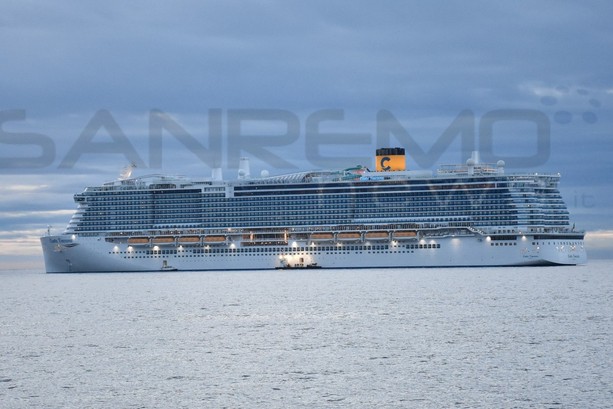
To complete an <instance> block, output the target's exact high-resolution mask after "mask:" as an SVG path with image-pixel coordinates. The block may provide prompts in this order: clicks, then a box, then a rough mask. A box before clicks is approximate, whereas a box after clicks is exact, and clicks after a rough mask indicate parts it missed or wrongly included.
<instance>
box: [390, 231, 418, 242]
mask: <svg viewBox="0 0 613 409" xmlns="http://www.w3.org/2000/svg"><path fill="white" fill-rule="evenodd" d="M416 238H417V232H415V231H413V230H398V231H395V232H394V240H410V239H416Z"/></svg>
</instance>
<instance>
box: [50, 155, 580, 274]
mask: <svg viewBox="0 0 613 409" xmlns="http://www.w3.org/2000/svg"><path fill="white" fill-rule="evenodd" d="M404 163H405V155H404V149H402V148H384V149H378V150H377V159H376V170H375V171H371V170H369V169H368V168H366V167H363V166H356V167H352V168H346V169H342V170H329V171H307V172H299V173H292V174H287V175H280V176H272V177H269V176H266V177H260V178H253V179H252V178H250V176H249V171H248V165H245V162H243V165H242V166H241V172H240V173H239V179H237V180H233V181H223V180H221V178H220V177H219V176H218V173H217V172H214V174H215V175H216V176H215V177H213V178H211V179H207V180H202V181H192V180H190V179H188V178H184V177H178V176H165V175H151V176H142V177H130V175H129V174H128V176H127V177H124V178H121V179H119V180H116V181H113V182H109V183H105V184H103V185H102V186H94V187H88V188H86V189H85V190H84V191H83V192H82V193H78V194H76V195H75V196H74V199H75V202H76V203H77V205H78V208H77V210H76V212H75V214H74V216H73V217H72V219H71V221H70V223H69V224H68V227H67V228H66V231H65V232H64V233H63V234H61V235H56V236H53V235H47V236H45V237H42V238H41V242H42V245H43V251H44V255H45V264H46V269H47V272H50V273H64V272H106V271H113V272H124V271H125V272H129V271H160V270H229V269H241V270H243V269H269V268H309V267H310V268H312V267H323V268H357V267H421V266H509V265H546V264H582V263H585V262H586V253H585V249H584V243H583V237H584V233H583V232H581V231H576V230H575V229H574V225H573V226H572V227H571V223H570V220H569V213H568V210H567V208H566V205H565V204H564V202H563V200H562V197H561V195H560V192H559V190H558V183H559V180H560V175H559V174H540V173H539V174H506V173H505V169H504V163H503V162H502V161H500V162H498V163H497V164H495V165H489V164H482V163H480V162H479V160H478V155H473V157H472V158H471V159H469V160H468V161H467V162H466V163H465V164H462V165H447V166H442V167H441V168H440V169H439V170H438V171H437V172H436V174H433V173H432V172H429V171H411V170H406V169H405V165H404Z"/></svg>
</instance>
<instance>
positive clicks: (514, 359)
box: [0, 260, 613, 408]
mask: <svg viewBox="0 0 613 409" xmlns="http://www.w3.org/2000/svg"><path fill="white" fill-rule="evenodd" d="M0 407H2V408H302V407H303V408H611V407H613V263H612V262H611V261H598V260H596V261H593V262H592V261H591V262H590V263H589V264H588V265H585V266H576V267H524V268H511V267H508V268H444V269H439V268H427V269H419V268H418V269H358V270H327V269H321V270H284V271H280V270H271V271H233V272H158V273H142V274H141V273H123V274H122V273H115V274H74V275H70V274H66V275H61V274H44V273H42V272H40V271H4V272H1V273H0Z"/></svg>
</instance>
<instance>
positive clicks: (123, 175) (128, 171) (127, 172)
mask: <svg viewBox="0 0 613 409" xmlns="http://www.w3.org/2000/svg"><path fill="white" fill-rule="evenodd" d="M134 168H136V164H135V163H134V162H132V163H130V164H129V165H128V166H125V167H124V168H123V169H122V170H121V172H120V173H119V179H120V180H126V179H129V178H130V176H132V170H134Z"/></svg>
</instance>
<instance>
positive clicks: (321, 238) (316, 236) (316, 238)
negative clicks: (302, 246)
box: [311, 232, 334, 241]
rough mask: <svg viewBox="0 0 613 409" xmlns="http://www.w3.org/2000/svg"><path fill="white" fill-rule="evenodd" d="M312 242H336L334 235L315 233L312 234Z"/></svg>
mask: <svg viewBox="0 0 613 409" xmlns="http://www.w3.org/2000/svg"><path fill="white" fill-rule="evenodd" d="M311 240H313V241H331V240H334V233H331V232H326V233H313V234H311Z"/></svg>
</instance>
